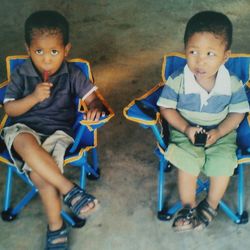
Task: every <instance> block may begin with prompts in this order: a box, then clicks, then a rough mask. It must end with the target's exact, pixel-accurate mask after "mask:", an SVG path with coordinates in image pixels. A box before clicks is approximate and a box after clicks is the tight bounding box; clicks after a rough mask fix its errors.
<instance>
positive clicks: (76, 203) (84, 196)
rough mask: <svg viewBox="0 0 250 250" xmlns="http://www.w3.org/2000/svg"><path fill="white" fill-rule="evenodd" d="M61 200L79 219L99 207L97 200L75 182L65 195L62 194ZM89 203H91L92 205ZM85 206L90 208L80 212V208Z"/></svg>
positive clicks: (84, 217)
mask: <svg viewBox="0 0 250 250" xmlns="http://www.w3.org/2000/svg"><path fill="white" fill-rule="evenodd" d="M63 201H64V203H65V204H66V205H67V206H68V207H69V208H70V209H71V211H72V212H73V213H74V214H75V215H76V216H77V217H78V218H80V219H86V217H87V216H88V215H90V214H92V213H93V212H94V211H96V210H97V208H98V207H99V202H98V200H97V199H96V198H95V197H94V196H93V195H91V194H88V193H86V192H85V191H84V190H83V189H81V188H80V187H79V186H78V185H76V184H75V186H74V187H73V188H72V189H71V190H70V191H69V192H68V193H67V194H66V195H64V197H63ZM90 205H92V207H91V206H90ZM87 206H89V207H91V208H90V209H89V210H87V211H86V212H81V210H82V209H83V208H84V207H87Z"/></svg>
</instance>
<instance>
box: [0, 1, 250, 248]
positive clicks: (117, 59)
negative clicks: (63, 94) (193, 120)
mask: <svg viewBox="0 0 250 250" xmlns="http://www.w3.org/2000/svg"><path fill="white" fill-rule="evenodd" d="M0 3H1V7H0V30H1V36H0V45H1V46H0V80H4V78H5V68H4V58H5V56H7V55H15V54H23V53H25V50H24V46H23V43H24V42H23V23H24V20H25V19H26V17H27V16H28V15H29V14H30V13H31V12H33V11H35V10H39V9H56V10H59V11H60V12H62V13H63V14H64V15H65V16H66V17H67V18H68V20H69V22H70V24H71V41H72V44H73V49H72V53H71V57H79V56H82V57H84V58H85V59H87V60H89V61H90V63H91V65H92V70H93V73H94V77H95V81H96V84H97V85H98V87H99V89H100V90H101V92H102V93H103V94H104V96H105V97H106V99H107V100H108V102H109V104H110V105H111V107H112V108H113V109H114V111H115V113H116V117H115V118H114V119H112V120H111V122H110V123H109V124H107V125H106V126H105V128H103V129H101V130H100V131H99V132H100V133H99V152H100V165H101V168H102V177H101V179H100V180H99V181H98V182H89V183H88V186H87V188H88V191H89V192H91V193H93V194H94V195H96V196H97V197H98V198H99V199H100V201H101V207H102V208H101V209H100V210H99V212H98V213H97V214H95V216H93V217H91V218H90V219H89V220H88V222H87V224H86V226H85V227H83V228H82V229H72V230H71V249H73V250H82V249H89V250H125V249H126V250H158V249H168V250H179V249H182V250H183V249H186V250H196V249H201V250H203V249H204V250H206V249H215V250H221V249H225V250H234V249H240V250H246V249H249V248H250V239H249V231H250V223H248V224H246V225H236V224H234V223H233V222H232V221H230V220H229V219H228V218H227V217H226V216H225V215H224V214H223V213H222V212H220V213H219V216H218V217H217V218H216V220H215V221H214V223H212V225H211V226H209V227H208V228H207V229H206V230H204V231H202V232H199V233H198V232H191V233H185V234H176V233H173V232H172V229H171V222H160V221H158V220H157V219H156V216H155V214H156V199H157V192H156V188H157V172H156V169H157V159H156V157H155V156H154V154H153V149H154V146H155V142H154V140H153V136H152V135H151V133H150V131H148V132H147V131H145V130H143V129H142V128H140V127H139V126H138V125H137V124H134V123H131V122H129V121H126V120H125V119H124V117H123V115H122V109H123V108H124V107H125V106H126V105H127V104H128V103H129V102H130V101H131V100H132V99H134V98H135V97H138V96H140V95H142V94H143V93H144V92H145V91H146V90H148V89H150V88H151V87H153V86H154V85H155V84H156V83H158V82H159V81H160V80H161V59H162V55H163V54H164V53H167V52H172V51H182V48H183V43H182V40H183V32H184V27H185V23H186V22H187V20H188V19H189V18H190V17H191V16H192V15H193V14H194V13H196V12H198V11H201V10H207V9H212V10H217V11H222V12H224V13H225V14H227V15H228V16H229V18H230V19H231V20H232V22H233V24H234V41H233V47H232V50H233V52H242V53H247V52H248V53H249V52H250V45H249V41H250V35H249V34H250V33H249V23H250V15H249V13H250V4H249V0H221V1H217V0H208V1H199V0H197V1H196V0H187V1H183V0H169V1H165V0H154V1H152V0H127V1H124V0H116V1H115V0H99V1H96V0H72V1H63V0H54V1H48V0H43V1H35V0H23V1H17V0H15V1H14V0H12V1H7V0H1V1H0ZM141 138H143V140H141ZM1 171H2V174H1V175H0V190H1V192H0V200H2V198H3V190H4V180H5V173H6V170H5V168H4V167H1ZM247 174H249V171H248V172H247ZM67 175H68V176H71V178H72V179H73V180H76V179H77V176H78V173H77V172H76V171H72V170H70V171H67ZM15 183H16V186H17V187H18V190H15V194H16V195H18V194H20V193H21V192H22V190H24V188H25V187H24V186H23V185H22V184H20V183H19V181H18V180H17V181H16V182H15ZM20 185H21V186H20ZM249 186H250V184H249V183H247V187H248V189H247V194H246V201H247V204H246V208H247V209H248V210H250V200H249V196H250V192H249V188H250V187H249ZM167 188H168V194H169V198H170V201H169V202H170V203H173V202H174V201H175V200H176V198H177V194H176V172H175V171H173V172H172V173H171V174H170V175H169V177H168V182H167ZM169 190H170V191H171V196H170V192H169ZM235 191H236V182H235V179H234V178H233V179H232V182H231V184H230V187H229V189H228V191H227V193H226V195H225V199H226V200H227V201H228V202H229V203H230V204H231V205H232V206H235V200H236V196H235V194H236V193H235ZM45 230H46V220H45V216H44V214H43V210H42V207H41V203H40V201H39V199H38V198H35V199H34V200H32V202H31V203H30V204H29V205H28V206H27V207H25V209H24V210H23V211H22V213H21V214H20V215H19V217H18V219H16V220H15V221H13V222H11V223H6V222H3V221H1V220H0V232H1V233H0V250H6V249H7V250H26V249H29V250H39V249H43V246H44V238H45Z"/></svg>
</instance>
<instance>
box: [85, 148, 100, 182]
mask: <svg viewBox="0 0 250 250" xmlns="http://www.w3.org/2000/svg"><path fill="white" fill-rule="evenodd" d="M91 156H92V166H90V165H89V164H88V163H87V156H86V168H87V169H86V170H87V171H86V172H87V175H86V176H87V178H88V179H89V180H94V181H95V180H98V179H99V178H100V168H99V161H98V154H97V149H96V148H93V149H92V150H91Z"/></svg>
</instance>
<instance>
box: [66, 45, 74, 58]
mask: <svg viewBox="0 0 250 250" xmlns="http://www.w3.org/2000/svg"><path fill="white" fill-rule="evenodd" d="M71 47H72V45H71V43H68V44H67V45H66V46H65V48H64V57H66V56H68V54H69V51H70V49H71Z"/></svg>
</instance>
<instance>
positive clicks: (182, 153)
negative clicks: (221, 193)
mask: <svg viewBox="0 0 250 250" xmlns="http://www.w3.org/2000/svg"><path fill="white" fill-rule="evenodd" d="M236 149H237V146H236V132H235V131H233V132H231V133H230V134H228V135H226V136H224V137H222V138H220V139H219V140H218V141H217V142H216V143H215V144H213V145H211V146H210V147H208V148H203V147H197V146H194V145H193V144H192V143H191V142H190V140H189V139H188V138H187V137H186V136H185V135H184V134H182V133H180V132H178V131H176V130H174V129H172V130H171V143H170V144H169V146H168V149H167V151H166V152H165V155H164V156H165V158H166V159H167V160H168V161H170V162H171V163H172V164H173V165H174V166H176V167H177V168H179V169H181V170H183V171H185V172H188V173H190V174H192V175H194V176H198V175H199V173H200V172H203V173H204V174H205V175H207V176H232V175H233V172H234V169H235V168H236V167H237V157H236Z"/></svg>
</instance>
